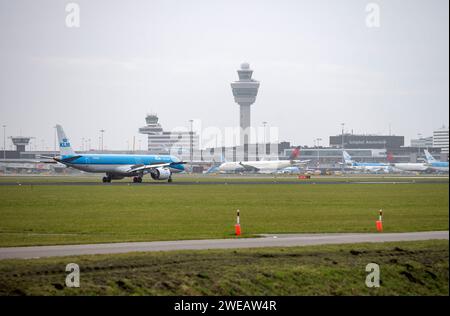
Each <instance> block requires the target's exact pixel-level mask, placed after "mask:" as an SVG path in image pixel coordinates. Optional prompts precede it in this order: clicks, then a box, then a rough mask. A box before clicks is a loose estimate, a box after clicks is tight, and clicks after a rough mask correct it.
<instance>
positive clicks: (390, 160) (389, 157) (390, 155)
mask: <svg viewBox="0 0 450 316" xmlns="http://www.w3.org/2000/svg"><path fill="white" fill-rule="evenodd" d="M386 159H387V161H388V162H389V163H393V162H394V155H393V154H392V153H391V152H388V153H387V156H386Z"/></svg>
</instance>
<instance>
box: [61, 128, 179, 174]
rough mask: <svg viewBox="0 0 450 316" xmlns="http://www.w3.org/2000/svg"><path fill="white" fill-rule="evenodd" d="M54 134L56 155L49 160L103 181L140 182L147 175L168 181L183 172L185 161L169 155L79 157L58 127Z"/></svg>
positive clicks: (89, 155) (95, 155)
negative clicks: (98, 176)
mask: <svg viewBox="0 0 450 316" xmlns="http://www.w3.org/2000/svg"><path fill="white" fill-rule="evenodd" d="M56 131H57V134H58V141H59V150H60V156H59V157H54V158H53V159H54V160H55V161H57V162H59V163H62V164H64V165H66V166H67V167H71V168H74V169H78V170H82V171H85V172H93V173H105V174H106V176H105V177H103V182H111V180H120V179H123V178H125V177H133V182H137V183H140V182H142V178H143V177H144V175H145V174H147V173H148V174H150V176H151V177H152V179H153V180H167V181H168V182H172V174H173V173H178V172H182V171H184V164H185V162H182V161H180V160H179V159H178V158H177V157H174V156H170V155H110V154H82V155H81V154H80V155H79V154H77V153H75V152H74V151H73V149H72V147H71V145H70V141H69V139H68V138H67V137H66V134H65V133H64V130H63V128H62V127H61V125H56Z"/></svg>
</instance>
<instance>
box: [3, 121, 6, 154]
mask: <svg viewBox="0 0 450 316" xmlns="http://www.w3.org/2000/svg"><path fill="white" fill-rule="evenodd" d="M5 159H6V125H3V160H5Z"/></svg>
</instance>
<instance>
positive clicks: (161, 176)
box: [150, 168, 172, 180]
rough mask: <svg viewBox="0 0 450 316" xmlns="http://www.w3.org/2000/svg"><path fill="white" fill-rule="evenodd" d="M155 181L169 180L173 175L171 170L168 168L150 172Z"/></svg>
mask: <svg viewBox="0 0 450 316" xmlns="http://www.w3.org/2000/svg"><path fill="white" fill-rule="evenodd" d="M150 175H151V177H152V179H153V180H167V179H169V178H170V176H171V175H172V172H171V171H170V169H167V168H156V169H154V170H152V172H150Z"/></svg>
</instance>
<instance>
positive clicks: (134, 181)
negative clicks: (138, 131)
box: [133, 177, 142, 183]
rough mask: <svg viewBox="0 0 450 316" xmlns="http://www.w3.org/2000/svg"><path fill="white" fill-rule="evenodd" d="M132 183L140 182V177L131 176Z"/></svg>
mask: <svg viewBox="0 0 450 316" xmlns="http://www.w3.org/2000/svg"><path fill="white" fill-rule="evenodd" d="M133 183H142V177H133Z"/></svg>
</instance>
